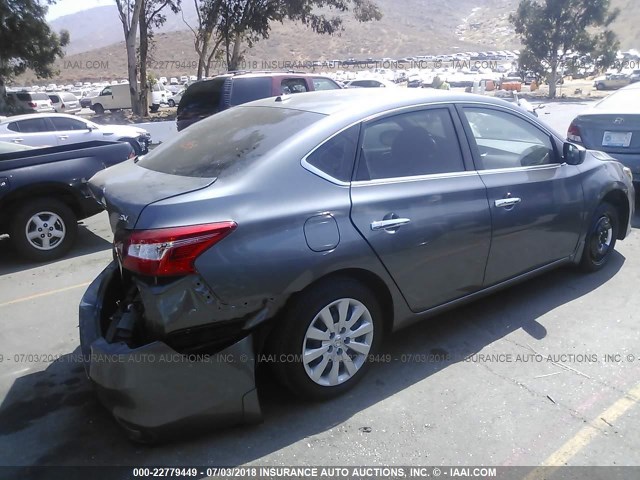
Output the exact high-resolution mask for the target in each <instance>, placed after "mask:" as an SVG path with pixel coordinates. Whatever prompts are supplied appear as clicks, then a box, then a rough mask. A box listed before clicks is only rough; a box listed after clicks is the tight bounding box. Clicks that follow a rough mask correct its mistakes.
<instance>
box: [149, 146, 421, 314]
mask: <svg viewBox="0 0 640 480" xmlns="http://www.w3.org/2000/svg"><path fill="white" fill-rule="evenodd" d="M325 138H326V137H325ZM315 145H316V144H313V146H315ZM311 148H312V147H311ZM311 148H310V147H309V145H308V144H307V145H305V143H304V142H303V141H300V140H298V141H296V140H293V141H292V142H291V144H289V145H288V150H287V151H284V150H283V149H280V150H276V151H274V152H273V153H272V155H271V156H269V157H268V158H265V159H264V160H262V161H261V162H258V163H257V164H254V165H252V167H251V168H252V171H251V172H250V174H246V172H240V173H239V174H237V175H232V176H230V177H225V178H219V179H218V180H217V181H216V182H215V183H214V184H213V185H212V186H210V187H208V188H206V189H203V190H200V191H196V192H192V193H188V194H185V195H180V196H178V197H174V198H170V199H167V200H163V201H160V202H157V203H154V204H151V205H149V206H147V207H146V208H145V209H144V211H143V212H142V214H141V215H140V218H139V220H138V223H137V224H136V229H147V228H162V227H169V226H177V225H190V224H191V225H195V224H202V223H211V222H219V221H228V220H232V221H235V222H236V223H237V224H238V227H237V229H236V230H235V231H234V232H233V233H231V234H230V235H229V236H228V237H226V238H225V239H223V240H222V241H221V242H220V243H218V244H216V245H215V246H213V247H212V248H210V249H209V250H207V251H206V252H205V253H203V254H202V255H201V256H200V257H199V258H198V260H197V261H196V268H197V270H198V272H199V273H200V274H201V275H202V277H203V278H204V280H205V281H206V283H207V284H208V285H209V287H210V288H211V290H212V291H213V292H214V294H215V296H216V297H217V298H218V299H219V300H220V302H221V303H223V304H226V305H232V306H233V305H235V306H242V307H246V306H248V305H256V306H258V305H261V304H264V303H265V302H270V301H275V302H277V303H282V302H284V301H286V299H287V298H288V297H289V296H290V295H291V294H293V293H294V292H298V291H301V290H303V289H304V288H306V287H307V286H309V285H310V284H312V283H313V282H314V281H316V280H318V279H320V278H322V277H324V276H326V275H328V274H331V273H334V272H337V271H340V270H344V269H360V270H366V271H367V272H370V273H373V274H374V275H376V276H377V277H379V278H380V279H381V280H382V281H383V282H384V283H385V284H386V285H387V288H388V290H389V292H390V294H391V296H392V298H393V303H394V308H395V309H396V315H395V316H396V318H402V317H405V316H407V315H410V313H407V312H408V310H407V307H406V302H404V299H402V296H401V295H400V293H399V291H398V290H397V288H396V286H395V284H394V283H393V281H392V280H391V278H390V277H389V276H388V274H387V272H386V270H385V269H384V267H383V266H382V264H381V263H380V261H379V260H378V258H377V256H376V255H375V253H374V252H373V251H372V250H371V248H370V247H369V245H368V244H367V243H366V241H365V240H364V239H363V238H362V236H361V235H360V234H359V233H358V232H357V231H356V230H355V228H354V226H353V224H352V223H351V219H350V210H351V199H350V189H349V186H340V185H336V184H333V183H331V182H329V181H327V180H325V179H322V178H320V177H318V176H316V175H315V174H313V173H311V172H309V171H307V170H305V169H304V168H303V167H302V166H301V164H300V161H301V159H302V158H303V157H304V156H305V155H306V154H307V153H309V151H310V150H311ZM320 214H330V215H331V216H333V218H334V219H335V221H336V224H337V225H338V230H339V243H338V245H337V247H335V248H334V249H332V250H329V251H324V252H316V251H313V250H312V249H311V248H310V247H309V245H308V244H307V240H306V237H305V231H304V225H305V222H306V221H307V220H308V219H309V218H311V217H314V216H317V215H320Z"/></svg>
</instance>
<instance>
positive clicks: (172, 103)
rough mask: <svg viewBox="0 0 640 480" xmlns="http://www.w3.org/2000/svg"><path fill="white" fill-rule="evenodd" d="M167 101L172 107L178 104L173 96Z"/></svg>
mask: <svg viewBox="0 0 640 480" xmlns="http://www.w3.org/2000/svg"><path fill="white" fill-rule="evenodd" d="M167 103H168V104H169V106H170V107H171V108H173V107H175V106H176V102H175V101H174V100H173V99H172V98H170V99H169V102H167Z"/></svg>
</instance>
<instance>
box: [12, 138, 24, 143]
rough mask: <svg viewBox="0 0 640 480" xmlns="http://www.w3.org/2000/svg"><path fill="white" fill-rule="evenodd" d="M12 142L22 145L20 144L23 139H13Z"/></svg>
mask: <svg viewBox="0 0 640 480" xmlns="http://www.w3.org/2000/svg"><path fill="white" fill-rule="evenodd" d="M12 142H13V143H22V142H24V138H14V139H13V140H12Z"/></svg>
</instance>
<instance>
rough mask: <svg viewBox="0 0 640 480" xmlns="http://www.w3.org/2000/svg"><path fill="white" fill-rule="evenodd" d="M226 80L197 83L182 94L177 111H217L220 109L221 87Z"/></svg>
mask: <svg viewBox="0 0 640 480" xmlns="http://www.w3.org/2000/svg"><path fill="white" fill-rule="evenodd" d="M225 80H226V78H214V79H213V80H205V81H204V82H197V83H194V84H193V85H191V86H189V88H187V90H186V91H185V92H184V95H183V96H182V99H181V100H180V105H179V107H178V110H179V112H178V113H180V112H182V111H185V110H217V109H218V108H219V107H220V97H221V96H222V87H223V85H224V81H225Z"/></svg>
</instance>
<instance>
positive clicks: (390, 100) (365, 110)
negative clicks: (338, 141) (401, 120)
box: [244, 88, 520, 118]
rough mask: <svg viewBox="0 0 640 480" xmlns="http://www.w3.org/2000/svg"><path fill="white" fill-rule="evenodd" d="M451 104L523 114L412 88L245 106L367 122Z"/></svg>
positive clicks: (468, 97)
mask: <svg viewBox="0 0 640 480" xmlns="http://www.w3.org/2000/svg"><path fill="white" fill-rule="evenodd" d="M278 99H280V100H278ZM449 102H472V103H473V102H481V103H485V104H494V105H501V106H506V107H509V108H511V109H513V110H516V111H520V110H519V109H518V107H515V106H514V104H512V103H509V102H506V101H504V100H501V99H495V98H491V97H485V96H481V95H473V94H470V93H455V92H451V91H448V90H435V89H412V88H411V89H410V88H393V89H390V88H380V89H378V88H361V89H344V90H324V91H316V92H307V93H304V94H293V95H281V96H279V97H271V98H266V99H262V100H256V101H254V102H251V103H247V104H244V106H256V107H257V106H262V107H274V108H288V109H293V110H303V111H307V112H313V113H320V114H323V115H335V114H338V113H340V114H345V115H349V114H353V115H354V116H359V117H361V118H364V117H367V116H370V115H375V114H377V113H382V112H385V111H388V110H393V109H395V108H403V107H411V106H414V105H416V106H417V105H421V104H430V103H449Z"/></svg>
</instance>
